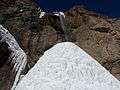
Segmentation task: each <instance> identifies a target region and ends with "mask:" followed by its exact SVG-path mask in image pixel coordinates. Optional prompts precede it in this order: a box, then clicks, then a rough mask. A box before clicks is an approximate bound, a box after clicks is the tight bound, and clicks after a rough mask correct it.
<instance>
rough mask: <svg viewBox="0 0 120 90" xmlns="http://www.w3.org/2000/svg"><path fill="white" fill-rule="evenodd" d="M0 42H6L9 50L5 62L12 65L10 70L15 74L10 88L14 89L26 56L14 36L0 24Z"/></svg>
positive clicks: (24, 64) (25, 61)
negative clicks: (8, 55) (9, 52)
mask: <svg viewBox="0 0 120 90" xmlns="http://www.w3.org/2000/svg"><path fill="white" fill-rule="evenodd" d="M0 42H5V43H7V44H8V45H9V49H10V51H11V54H10V57H9V59H8V61H7V62H9V63H10V66H14V67H13V69H12V70H11V71H12V72H13V74H15V79H14V84H13V87H12V90H14V88H15V87H16V85H17V83H18V81H19V79H20V75H21V72H22V71H23V70H24V68H25V66H26V63H27V56H26V54H25V52H24V51H23V50H22V49H21V48H20V46H19V45H18V43H17V41H16V40H15V38H14V37H13V36H12V35H11V34H10V33H9V31H8V30H6V29H5V28H4V27H3V26H2V25H0Z"/></svg>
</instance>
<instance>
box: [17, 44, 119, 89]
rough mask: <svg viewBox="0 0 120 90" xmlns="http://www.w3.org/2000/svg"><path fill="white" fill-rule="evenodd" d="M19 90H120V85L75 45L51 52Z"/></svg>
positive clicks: (20, 84)
mask: <svg viewBox="0 0 120 90" xmlns="http://www.w3.org/2000/svg"><path fill="white" fill-rule="evenodd" d="M15 90H120V82H119V81H118V80H117V79H116V78H115V77H114V76H112V75H111V74H110V73H109V72H108V71H107V70H106V69H105V68H104V67H102V66H101V65H100V64H99V63H98V62H97V61H96V60H94V59H93V58H92V57H91V56H89V55H88V54H87V53H86V52H84V51H83V50H82V49H81V48H80V47H78V46H76V45H75V44H73V43H70V42H65V43H60V44H57V45H55V46H54V47H52V48H51V49H49V50H48V51H46V52H45V53H44V55H43V56H42V57H41V58H40V59H39V61H38V62H37V64H36V65H35V66H34V67H33V68H32V69H31V70H30V71H29V72H28V73H27V75H25V76H24V77H23V78H22V79H21V81H20V82H19V83H18V86H17V87H16V89H15Z"/></svg>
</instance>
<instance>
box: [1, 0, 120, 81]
mask: <svg viewBox="0 0 120 90" xmlns="http://www.w3.org/2000/svg"><path fill="white" fill-rule="evenodd" d="M17 2H19V3H17ZM8 10H9V11H11V13H10V12H8ZM5 11H6V12H4V13H0V15H1V18H2V19H1V22H2V24H3V25H4V26H5V27H6V28H7V29H8V30H9V31H10V32H11V34H12V35H14V37H15V38H16V40H17V41H18V42H19V44H20V46H21V47H22V49H24V51H25V52H26V54H27V55H28V62H29V64H28V66H29V68H31V67H32V66H33V65H34V64H35V63H36V61H37V60H38V59H39V57H40V56H41V55H42V54H43V53H44V51H45V50H47V49H48V48H50V47H51V46H53V45H55V44H56V43H58V42H63V41H65V38H64V37H65V34H64V33H63V31H62V30H61V27H60V23H59V20H58V19H57V18H56V19H54V18H52V17H49V16H45V17H44V18H42V19H40V18H39V13H40V12H39V11H38V9H37V6H36V5H35V4H34V3H33V2H31V1H30V0H28V1H25V0H21V1H16V4H15V5H13V6H11V7H8V8H7V9H5ZM65 15H66V19H65V22H66V28H67V31H68V36H69V41H72V42H74V43H76V44H77V45H79V46H80V47H81V48H82V49H84V50H85V51H86V52H87V53H89V54H90V55H91V56H92V57H94V58H95V59H96V60H97V61H98V62H99V63H101V64H102V65H103V66H104V67H105V68H106V69H108V70H109V71H110V72H111V73H112V74H113V75H115V76H116V77H117V78H118V79H119V80H120V22H119V20H113V19H108V18H107V17H103V16H101V15H98V14H95V13H93V12H90V11H87V10H85V9H83V8H81V7H78V6H77V7H74V8H72V9H70V10H69V11H67V12H65Z"/></svg>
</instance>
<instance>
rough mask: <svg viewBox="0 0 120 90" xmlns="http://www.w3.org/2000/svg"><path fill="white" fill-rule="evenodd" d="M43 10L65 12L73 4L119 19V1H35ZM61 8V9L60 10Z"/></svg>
mask: <svg viewBox="0 0 120 90" xmlns="http://www.w3.org/2000/svg"><path fill="white" fill-rule="evenodd" d="M36 1H37V3H38V5H40V6H41V7H42V8H43V10H46V11H49V10H51V11H52V10H53V11H55V10H56V9H57V8H58V9H60V10H63V11H65V10H67V9H69V8H70V7H72V6H73V5H75V4H79V5H83V6H85V7H86V8H87V9H88V10H92V11H96V12H98V13H101V14H103V15H107V16H110V17H117V18H120V0H36ZM61 8H62V9H61Z"/></svg>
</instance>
